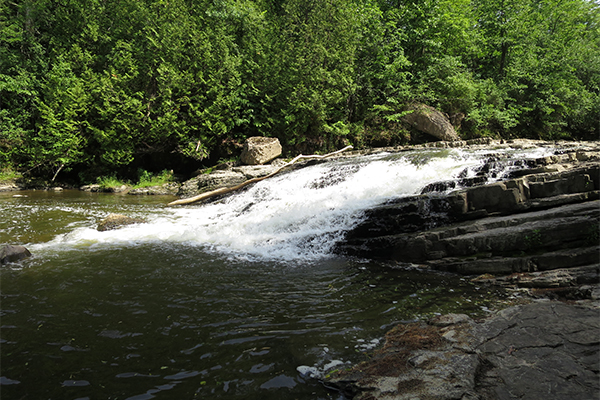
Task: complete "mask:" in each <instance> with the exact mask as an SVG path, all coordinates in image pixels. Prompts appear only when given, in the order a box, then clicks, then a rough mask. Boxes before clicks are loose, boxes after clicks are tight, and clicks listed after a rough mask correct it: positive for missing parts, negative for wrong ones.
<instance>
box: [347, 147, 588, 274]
mask: <svg viewBox="0 0 600 400" xmlns="http://www.w3.org/2000/svg"><path fill="white" fill-rule="evenodd" d="M522 145H524V146H525V145H527V146H528V145H529V143H522ZM579 159H585V160H587V161H585V162H580V161H579ZM599 159H600V151H598V149H596V150H594V151H592V150H590V151H585V152H582V151H581V150H577V151H569V152H567V153H565V154H558V155H556V156H551V157H544V158H541V159H537V160H528V161H527V162H524V163H522V164H518V162H517V163H515V164H514V165H512V166H511V168H516V169H512V172H511V174H510V176H512V177H513V178H512V179H507V180H505V181H501V182H496V183H493V184H489V185H486V184H484V185H481V184H478V181H477V179H482V180H483V181H486V180H487V176H486V174H488V173H490V171H494V170H495V168H496V167H494V166H491V165H492V164H494V163H497V162H501V160H500V159H499V158H497V157H496V158H494V157H492V158H490V160H488V163H486V165H489V167H486V165H484V166H483V167H482V168H481V170H480V172H481V171H484V170H485V171H484V173H483V174H482V175H481V177H479V176H476V177H474V178H468V180H469V182H465V179H466V178H462V177H459V178H458V180H457V181H451V182H439V183H435V184H431V185H428V186H427V187H426V188H424V189H423V194H421V195H419V196H413V197H409V198H401V199H399V200H394V201H390V202H387V203H385V204H382V205H380V206H378V207H374V208H372V209H370V210H368V211H366V213H365V214H366V219H365V220H364V221H363V222H362V223H361V224H359V225H358V226H356V227H355V228H354V229H353V230H352V231H350V232H348V234H347V235H346V239H345V241H344V242H342V243H340V244H338V246H337V251H338V252H341V253H345V254H350V255H357V256H361V257H372V258H384V259H392V260H396V261H400V262H410V263H417V264H422V265H426V266H427V267H430V268H434V269H439V270H446V271H452V272H458V273H461V274H467V275H468V274H483V273H486V272H487V273H492V274H511V273H514V272H534V271H538V270H539V271H542V270H551V269H558V268H568V267H578V266H583V265H591V264H594V263H600V255H599V253H600V252H599V251H598V244H599V243H600V242H599V241H598V229H599V226H600V202H599V201H598V199H599V198H600V182H599V180H600V165H599V163H598V162H597V161H596V160H599ZM590 160H593V161H590ZM555 162H558V163H560V164H552V163H555ZM550 166H553V167H555V168H552V169H547V168H548V167H550ZM540 167H544V168H546V169H547V171H550V172H540V169H539V168H540ZM478 174H479V173H478ZM515 177H516V178H515ZM473 183H474V184H473ZM457 187H459V189H456V188H457ZM460 187H462V188H460ZM452 189H455V190H454V191H451V190H452ZM448 191H450V192H449V193H448Z"/></svg>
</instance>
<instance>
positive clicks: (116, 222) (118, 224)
mask: <svg viewBox="0 0 600 400" xmlns="http://www.w3.org/2000/svg"><path fill="white" fill-rule="evenodd" d="M144 222H146V221H145V220H144V219H142V218H133V217H128V216H126V215H122V214H109V215H108V216H107V217H106V218H104V219H103V220H102V221H100V222H99V223H98V228H97V229H98V231H100V232H104V231H110V230H113V229H119V228H122V227H123V226H126V225H131V224H141V223H144Z"/></svg>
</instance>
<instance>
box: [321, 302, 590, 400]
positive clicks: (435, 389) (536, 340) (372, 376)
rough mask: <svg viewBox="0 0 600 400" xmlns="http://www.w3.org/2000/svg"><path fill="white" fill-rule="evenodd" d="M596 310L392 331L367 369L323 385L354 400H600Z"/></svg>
mask: <svg viewBox="0 0 600 400" xmlns="http://www.w3.org/2000/svg"><path fill="white" fill-rule="evenodd" d="M598 332H600V310H599V309H598V308H590V307H583V306H575V305H567V304H564V303H560V302H554V301H544V302H537V303H532V304H527V305H522V306H514V307H511V308H508V309H505V310H503V311H500V312H499V313H497V314H496V315H495V316H493V317H492V318H490V319H488V320H486V321H484V322H482V323H476V322H475V321H473V320H472V319H470V318H469V317H467V316H466V315H446V316H441V317H435V318H434V319H432V320H430V321H429V322H428V323H424V322H417V323H412V324H405V325H399V326H397V327H396V328H394V329H393V330H391V331H390V332H388V334H387V335H386V342H385V345H384V346H383V348H382V349H380V350H378V351H377V352H376V353H375V354H374V355H373V357H372V359H370V360H369V361H366V362H363V363H361V364H358V365H357V366H355V367H354V368H352V369H351V370H349V371H343V372H339V373H336V374H333V376H331V377H330V378H329V379H328V381H327V384H328V385H331V386H334V387H337V388H338V389H339V390H341V391H342V392H344V393H345V394H346V395H347V396H348V397H350V398H353V399H354V400H367V399H380V400H409V399H410V400H415V399H422V400H424V399H436V400H450V399H462V400H475V399H481V400H484V399H485V400H488V399H497V400H509V399H530V400H538V399H539V400H559V399H570V400H587V399H593V398H597V396H598V393H600V381H599V380H598V372H599V370H600V358H599V355H600V353H599V350H600V346H599V338H598Z"/></svg>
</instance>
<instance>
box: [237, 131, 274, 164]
mask: <svg viewBox="0 0 600 400" xmlns="http://www.w3.org/2000/svg"><path fill="white" fill-rule="evenodd" d="M281 150H282V149H281V144H280V143H279V139H277V138H269V137H262V136H254V137H251V138H248V139H246V142H245V143H244V148H243V150H242V154H241V156H240V159H241V160H242V163H244V164H247V165H260V164H265V163H267V162H269V161H271V160H273V159H275V158H277V157H279V156H280V155H281Z"/></svg>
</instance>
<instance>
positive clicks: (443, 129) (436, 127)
mask: <svg viewBox="0 0 600 400" xmlns="http://www.w3.org/2000/svg"><path fill="white" fill-rule="evenodd" d="M409 110H410V111H412V112H411V113H410V114H408V115H406V116H404V117H403V118H402V119H403V121H404V122H406V123H408V124H410V125H411V126H413V127H414V128H415V129H417V130H419V131H421V132H425V133H427V134H429V135H431V136H433V137H436V138H438V139H440V140H445V141H456V140H460V138H459V137H458V135H457V134H456V131H455V130H454V127H453V126H452V124H451V123H450V121H449V120H448V117H447V116H446V115H444V114H442V113H441V112H439V111H438V110H436V109H435V108H433V107H430V106H427V105H425V104H415V105H413V106H411V107H410V108H409Z"/></svg>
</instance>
